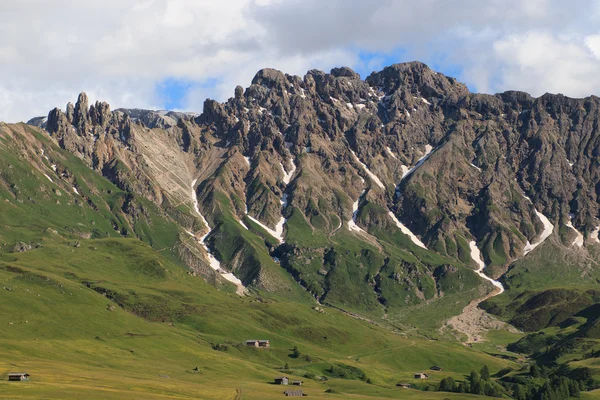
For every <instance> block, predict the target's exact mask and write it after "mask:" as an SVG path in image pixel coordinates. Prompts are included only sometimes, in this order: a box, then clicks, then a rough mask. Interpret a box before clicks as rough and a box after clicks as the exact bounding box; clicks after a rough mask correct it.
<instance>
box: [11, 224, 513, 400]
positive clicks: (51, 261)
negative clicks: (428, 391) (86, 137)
mask: <svg viewBox="0 0 600 400" xmlns="http://www.w3.org/2000/svg"><path fill="white" fill-rule="evenodd" d="M2 260H3V261H2V262H1V264H0V265H1V266H0V285H2V287H3V288H9V289H10V290H6V289H4V290H1V291H0V304H3V307H2V308H1V309H0V321H5V322H6V323H4V324H1V325H0V338H1V339H0V343H1V345H0V349H1V350H0V359H1V360H2V361H1V362H0V371H1V372H9V371H13V370H26V371H28V372H29V373H31V374H32V376H33V380H32V381H31V382H28V383H25V384H23V385H20V384H17V385H15V384H11V385H9V384H8V383H4V382H2V383H1V385H2V386H0V387H1V388H2V389H0V390H2V391H3V392H4V393H6V394H7V395H9V396H11V397H14V398H18V396H20V395H22V396H24V397H23V398H36V397H38V396H39V395H40V394H42V393H43V394H44V395H45V396H48V397H54V398H77V397H80V396H81V394H82V393H86V391H88V390H90V389H93V390H94V391H98V392H96V394H94V395H96V396H97V398H106V397H111V398H125V397H127V396H139V395H140V394H141V393H145V394H144V396H147V397H148V398H163V397H164V398H168V397H169V396H171V397H172V398H185V397H188V396H192V395H195V396H199V397H202V398H229V397H233V396H234V394H235V389H236V388H238V389H241V390H242V391H243V393H244V398H269V397H268V396H269V395H270V394H273V395H279V393H280V391H281V388H278V387H273V386H272V385H269V384H268V383H267V382H268V381H270V380H271V379H272V377H273V376H275V375H278V374H281V372H280V371H279V370H278V368H280V367H281V366H283V365H284V364H285V363H289V365H290V369H291V370H292V373H291V375H292V376H298V377H301V376H303V375H304V374H305V373H307V372H310V373H314V374H317V375H322V374H323V371H324V369H326V368H327V367H328V366H329V365H330V363H331V362H343V363H345V364H348V365H354V366H357V367H359V368H361V369H362V370H364V371H365V372H366V374H367V375H368V376H369V377H370V378H371V379H372V381H373V383H374V384H375V385H377V386H375V385H367V384H365V383H363V382H360V381H353V382H349V381H339V382H338V381H335V380H330V381H328V382H327V383H325V384H324V383H320V382H317V381H313V380H310V379H305V381H307V385H306V387H305V390H306V391H307V392H309V393H312V394H317V393H323V392H324V390H325V389H327V388H328V387H332V388H334V389H335V390H337V391H339V392H341V393H343V392H346V391H347V392H348V393H355V392H356V393H362V394H364V395H376V396H379V397H394V396H397V395H398V392H397V390H396V389H395V388H393V386H394V384H395V383H396V382H397V381H398V380H407V381H410V378H411V376H412V374H413V373H414V372H415V371H420V370H425V369H427V368H428V367H429V366H430V365H433V364H441V365H444V366H445V368H446V371H444V373H440V374H439V376H437V375H438V374H436V373H433V374H432V375H433V376H432V380H435V379H439V378H441V377H443V376H446V375H453V376H455V377H456V378H458V379H460V378H461V377H462V376H463V375H464V374H467V373H468V372H469V371H470V370H471V369H476V368H479V367H480V365H481V364H483V363H487V364H488V365H490V367H491V368H492V370H499V369H501V368H503V367H505V366H507V365H509V363H508V362H506V361H504V360H500V359H497V358H493V357H490V356H488V355H486V354H484V353H479V352H475V351H472V350H470V349H468V348H465V347H464V346H461V345H459V344H454V343H447V342H437V341H433V342H431V341H425V340H422V339H418V338H407V337H403V336H400V335H394V334H392V333H390V332H389V331H387V330H385V329H382V328H378V327H375V326H373V325H370V324H366V323H364V322H361V321H358V320H355V319H352V318H350V317H348V316H345V315H343V314H341V313H339V312H337V311H334V310H331V309H327V311H326V313H324V314H321V313H318V312H315V311H314V310H312V309H311V308H310V307H308V306H305V305H301V304H298V303H291V302H289V303H286V302H282V301H268V302H260V301H257V300H256V299H253V298H245V299H241V298H238V297H237V296H235V295H231V294H230V293H226V292H222V291H219V290H217V289H215V288H213V287H212V286H209V285H208V284H206V283H204V282H203V280H201V279H199V278H195V277H192V276H191V275H188V274H187V273H186V271H185V270H183V269H182V268H180V267H179V266H177V265H176V264H173V263H172V262H170V261H169V260H167V259H166V258H164V257H161V256H160V255H158V254H157V253H156V252H155V251H153V250H152V249H151V248H150V247H148V246H147V245H145V244H143V243H141V242H139V241H137V240H134V239H97V240H84V241H82V243H81V246H80V247H78V248H75V247H73V246H72V245H70V244H69V242H68V241H64V240H61V239H59V238H56V237H55V236H48V237H46V238H44V240H43V242H42V247H41V248H39V249H36V250H32V251H29V252H26V253H19V254H11V255H3V256H2ZM103 293H106V294H108V298H107V297H105V295H103ZM111 298H112V299H114V300H111ZM119 305H120V306H119ZM110 306H115V309H114V310H113V311H109V309H108V308H109V307H110ZM254 337H260V338H269V339H270V340H271V342H272V345H273V348H272V349H271V350H266V351H265V350H254V349H248V348H245V347H236V345H235V344H237V343H241V342H242V341H244V340H246V339H248V338H254ZM217 342H218V343H228V345H229V349H228V350H227V351H225V352H223V351H215V350H212V348H211V343H217ZM293 346H298V347H299V348H300V349H301V352H302V354H303V355H309V356H310V357H311V359H312V362H307V361H306V360H305V359H304V358H302V357H301V358H300V359H292V358H290V357H289V354H290V352H291V351H290V348H291V347H293ZM194 367H199V370H200V371H199V372H193V371H192V369H193V368H194ZM59 371H60V372H59ZM161 375H168V376H169V378H164V377H161ZM407 392H411V391H407ZM132 393H137V394H132ZM420 395H422V394H421V393H417V394H415V395H414V398H425V397H422V396H421V397H419V396H420ZM152 396H154V397H152ZM161 396H163V397H161ZM178 396H179V397H178ZM88 398H94V397H88ZM327 398H344V396H343V395H340V396H339V397H336V396H333V395H327ZM406 398H408V397H406ZM431 398H443V396H441V395H440V396H438V395H437V394H432V395H431Z"/></svg>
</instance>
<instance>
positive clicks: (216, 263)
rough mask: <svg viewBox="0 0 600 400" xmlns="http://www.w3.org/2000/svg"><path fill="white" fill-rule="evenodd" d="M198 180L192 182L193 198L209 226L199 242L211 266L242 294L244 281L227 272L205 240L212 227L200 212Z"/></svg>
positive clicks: (204, 221) (198, 212) (196, 207)
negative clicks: (197, 192) (197, 193)
mask: <svg viewBox="0 0 600 400" xmlns="http://www.w3.org/2000/svg"><path fill="white" fill-rule="evenodd" d="M197 181H198V180H197V179H194V181H193V182H192V200H193V202H194V210H195V211H196V214H198V217H200V220H201V221H202V223H203V224H204V225H206V228H207V232H206V233H205V234H204V235H202V237H200V238H199V239H198V243H200V244H201V245H202V247H204V250H206V253H207V254H208V262H209V265H210V267H211V268H212V269H214V270H215V271H217V272H218V273H219V274H220V275H221V276H222V277H223V278H225V279H226V280H228V281H229V282H231V283H233V284H235V285H236V286H237V293H238V294H239V295H242V294H243V293H244V290H245V288H244V285H243V284H242V281H241V280H239V279H238V278H237V277H236V276H235V275H233V274H232V273H230V272H225V271H224V270H223V269H222V268H221V263H220V262H219V260H217V259H216V258H215V256H213V254H212V253H211V252H210V249H209V248H208V246H207V245H206V243H205V242H204V241H205V240H206V237H207V236H208V235H209V234H210V232H211V228H210V225H208V221H207V220H206V218H204V216H203V215H202V213H201V212H200V207H199V204H198V196H197V195H196V190H195V187H196V182H197ZM187 233H188V235H190V236H192V237H195V235H194V234H193V233H192V232H189V231H188V232H187Z"/></svg>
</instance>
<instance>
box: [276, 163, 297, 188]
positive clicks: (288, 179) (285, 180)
mask: <svg viewBox="0 0 600 400" xmlns="http://www.w3.org/2000/svg"><path fill="white" fill-rule="evenodd" d="M279 165H280V166H281V171H282V172H283V183H285V184H286V185H289V183H290V182H291V181H292V177H293V176H294V172H296V164H294V162H292V169H291V170H290V172H286V171H285V168H284V167H283V164H282V163H279Z"/></svg>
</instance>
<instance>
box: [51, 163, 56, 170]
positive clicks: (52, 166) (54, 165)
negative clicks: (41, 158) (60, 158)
mask: <svg viewBox="0 0 600 400" xmlns="http://www.w3.org/2000/svg"><path fill="white" fill-rule="evenodd" d="M50 167H51V168H52V170H53V171H54V172H56V164H52V165H51V166H50Z"/></svg>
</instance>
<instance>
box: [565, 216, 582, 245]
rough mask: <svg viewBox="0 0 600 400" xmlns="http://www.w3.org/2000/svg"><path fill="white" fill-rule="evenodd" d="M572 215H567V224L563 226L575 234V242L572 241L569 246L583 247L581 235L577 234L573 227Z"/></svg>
mask: <svg viewBox="0 0 600 400" xmlns="http://www.w3.org/2000/svg"><path fill="white" fill-rule="evenodd" d="M572 220H573V215H572V214H569V222H567V223H566V224H565V225H567V226H568V227H569V228H571V229H573V230H574V231H575V233H576V234H577V236H576V237H575V240H573V243H571V246H579V247H583V234H582V233H581V232H579V231H578V230H577V229H576V228H575V227H574V226H573V221H572Z"/></svg>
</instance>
